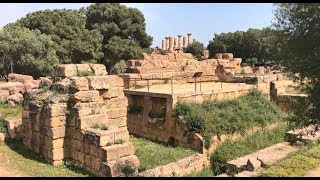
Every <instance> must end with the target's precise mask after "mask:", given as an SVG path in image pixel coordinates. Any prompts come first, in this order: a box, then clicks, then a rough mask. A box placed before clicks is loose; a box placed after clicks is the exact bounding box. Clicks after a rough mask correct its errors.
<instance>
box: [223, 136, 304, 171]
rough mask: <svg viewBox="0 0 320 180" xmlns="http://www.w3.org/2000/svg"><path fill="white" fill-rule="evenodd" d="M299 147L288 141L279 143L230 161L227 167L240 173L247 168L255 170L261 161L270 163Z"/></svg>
mask: <svg viewBox="0 0 320 180" xmlns="http://www.w3.org/2000/svg"><path fill="white" fill-rule="evenodd" d="M298 149H299V148H298V147H294V146H291V145H290V143H288V142H282V143H278V144H275V145H273V146H270V147H267V148H265V149H262V150H259V151H257V152H255V153H252V154H249V155H246V156H243V157H240V158H237V159H234V160H231V161H228V162H227V164H226V168H227V171H228V172H231V173H240V172H243V171H246V170H247V171H254V170H256V169H258V168H260V167H261V161H262V162H263V165H264V164H266V165H270V164H273V163H275V162H277V161H279V160H281V159H283V158H284V157H286V156H287V155H288V154H289V153H292V152H295V151H297V150H298ZM257 158H259V159H260V160H261V161H259V160H258V159H257Z"/></svg>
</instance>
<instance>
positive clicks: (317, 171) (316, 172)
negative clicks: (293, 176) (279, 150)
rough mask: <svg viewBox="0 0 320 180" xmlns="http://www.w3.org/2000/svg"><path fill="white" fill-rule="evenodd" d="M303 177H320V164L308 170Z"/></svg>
mask: <svg viewBox="0 0 320 180" xmlns="http://www.w3.org/2000/svg"><path fill="white" fill-rule="evenodd" d="M303 177H320V166H319V167H317V168H315V169H312V170H310V171H308V172H307V173H306V174H305V175H304V176H303Z"/></svg>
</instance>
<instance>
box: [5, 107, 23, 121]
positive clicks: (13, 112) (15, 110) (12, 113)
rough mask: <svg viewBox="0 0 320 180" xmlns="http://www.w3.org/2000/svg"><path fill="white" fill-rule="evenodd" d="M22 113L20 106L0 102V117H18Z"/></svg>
mask: <svg viewBox="0 0 320 180" xmlns="http://www.w3.org/2000/svg"><path fill="white" fill-rule="evenodd" d="M21 114H22V106H21V105H16V106H10V105H8V104H5V103H0V117H3V118H9V119H12V118H20V117H21Z"/></svg>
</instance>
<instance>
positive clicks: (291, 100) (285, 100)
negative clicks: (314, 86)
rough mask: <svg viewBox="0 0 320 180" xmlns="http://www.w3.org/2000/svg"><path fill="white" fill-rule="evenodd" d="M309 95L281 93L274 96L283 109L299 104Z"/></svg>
mask: <svg viewBox="0 0 320 180" xmlns="http://www.w3.org/2000/svg"><path fill="white" fill-rule="evenodd" d="M307 97H308V95H307V94H289V93H284V94H279V95H277V96H276V97H275V98H274V101H275V102H276V103H277V105H278V106H280V107H281V108H282V109H291V108H293V107H295V106H296V105H298V104H299V102H301V101H304V100H305V99H306V98H307Z"/></svg>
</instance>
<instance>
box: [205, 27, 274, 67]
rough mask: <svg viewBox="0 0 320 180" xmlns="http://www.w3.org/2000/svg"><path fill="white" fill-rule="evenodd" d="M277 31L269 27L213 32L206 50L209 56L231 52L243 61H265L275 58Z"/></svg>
mask: <svg viewBox="0 0 320 180" xmlns="http://www.w3.org/2000/svg"><path fill="white" fill-rule="evenodd" d="M276 33H277V31H276V30H274V29H271V28H264V29H262V30H260V29H251V28H250V29H249V30H247V31H236V32H234V33H221V34H214V38H213V40H212V41H210V42H209V45H208V47H207V48H208V50H209V53H210V57H211V58H212V57H214V56H215V54H216V53H226V52H230V53H233V54H234V56H235V57H240V58H242V59H243V62H244V63H245V62H246V61H247V60H249V59H251V58H257V61H258V62H260V63H262V62H267V61H276V60H277V56H276V55H277V52H278V50H277V47H278V46H277V44H278V39H277V38H276V37H277V36H276Z"/></svg>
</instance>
